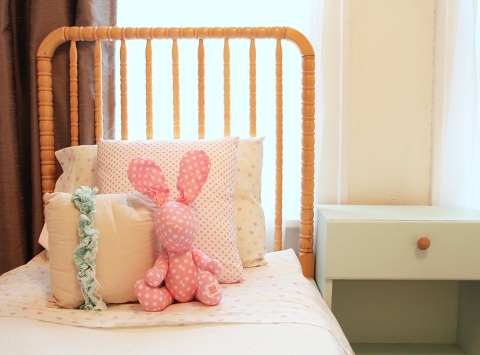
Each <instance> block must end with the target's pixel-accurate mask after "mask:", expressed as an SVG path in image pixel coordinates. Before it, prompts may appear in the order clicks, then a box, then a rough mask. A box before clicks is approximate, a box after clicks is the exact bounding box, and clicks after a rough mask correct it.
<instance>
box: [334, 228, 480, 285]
mask: <svg viewBox="0 0 480 355" xmlns="http://www.w3.org/2000/svg"><path fill="white" fill-rule="evenodd" d="M479 227H480V224H479V223H472V222H465V221H445V222H439V221H349V222H345V221H342V222H339V221H331V222H330V223H329V225H328V227H327V229H328V232H327V233H328V238H327V241H326V255H325V256H326V277H327V278H331V279H350V280H354V279H397V280H400V279H405V280H421V279H429V280H479V279H480V228H479ZM420 238H428V240H429V241H430V246H429V247H428V249H426V250H420V249H419V248H418V246H417V242H418V240H419V239H420Z"/></svg>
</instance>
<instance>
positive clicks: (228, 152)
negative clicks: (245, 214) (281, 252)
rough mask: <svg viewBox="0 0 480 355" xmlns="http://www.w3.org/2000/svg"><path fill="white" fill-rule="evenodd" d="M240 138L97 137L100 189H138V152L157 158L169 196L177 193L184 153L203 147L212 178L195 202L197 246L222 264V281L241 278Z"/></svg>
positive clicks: (231, 281) (114, 190)
mask: <svg viewBox="0 0 480 355" xmlns="http://www.w3.org/2000/svg"><path fill="white" fill-rule="evenodd" d="M238 144H239V139H238V137H228V138H222V139H217V140H192V141H185V140H164V141H160V140H146V141H104V140H101V141H99V142H98V149H97V180H98V188H99V189H100V193H102V194H116V193H128V192H133V191H135V189H134V187H133V186H132V184H131V183H130V181H129V180H128V176H127V170H128V166H129V164H130V162H131V161H132V159H133V158H134V157H137V156H145V157H150V158H153V159H154V160H155V161H156V162H157V163H158V164H159V165H160V166H161V167H162V169H163V171H164V173H165V179H166V183H167V186H169V188H170V189H171V194H170V199H172V200H174V199H176V198H177V197H178V196H179V193H178V191H177V189H176V188H175V186H176V181H177V176H178V171H179V167H180V161H181V158H182V156H183V155H184V154H185V152H187V151H189V150H193V149H202V150H204V151H205V152H206V153H207V154H208V156H209V157H210V160H211V169H210V174H209V176H208V180H207V182H206V184H205V185H204V187H203V189H202V192H201V193H200V195H199V196H198V197H197V199H196V200H195V202H194V203H193V204H192V208H193V209H194V210H195V211H196V213H197V217H198V220H199V222H198V236H197V239H196V241H195V243H194V245H193V248H198V249H200V250H202V251H204V252H205V253H206V254H207V255H208V256H209V257H211V258H214V259H218V260H220V261H221V262H222V264H223V273H222V274H221V275H220V277H219V279H218V280H219V282H221V283H235V282H239V281H241V280H242V275H243V266H242V261H241V259H240V255H239V253H238V248H237V235H236V215H235V202H234V195H235V181H236V173H237V150H238Z"/></svg>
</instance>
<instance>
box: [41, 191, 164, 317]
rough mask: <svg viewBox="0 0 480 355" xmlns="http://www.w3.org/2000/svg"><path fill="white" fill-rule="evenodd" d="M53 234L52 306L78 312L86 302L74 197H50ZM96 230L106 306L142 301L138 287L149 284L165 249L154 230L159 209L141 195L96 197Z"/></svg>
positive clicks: (48, 217)
mask: <svg viewBox="0 0 480 355" xmlns="http://www.w3.org/2000/svg"><path fill="white" fill-rule="evenodd" d="M44 201H45V218H46V221H47V228H48V233H49V253H50V287H51V291H52V294H53V296H52V298H51V299H50V300H49V301H50V302H49V303H50V305H52V306H57V307H61V308H77V307H78V306H80V305H81V304H83V303H84V302H85V300H84V298H83V296H82V292H81V289H80V284H79V283H78V281H77V274H78V269H77V267H76V266H75V262H74V261H73V252H74V250H75V248H76V247H77V246H78V243H79V236H78V231H77V224H78V217H79V215H80V212H79V210H78V209H77V208H76V207H75V206H74V204H73V202H72V194H69V193H62V192H56V193H53V194H45V196H44ZM95 202H96V213H95V217H94V223H93V227H94V228H95V229H97V230H98V231H99V237H98V253H97V258H96V259H95V264H96V270H97V273H96V277H97V280H98V282H99V284H100V287H99V289H98V292H99V294H100V295H101V296H102V299H103V301H104V302H106V303H125V302H131V301H136V300H137V297H136V296H135V292H134V286H135V282H136V281H137V280H140V279H143V278H144V277H145V273H146V271H147V270H148V269H150V268H151V267H152V266H153V264H154V263H155V260H156V258H157V256H158V255H159V254H160V252H161V250H162V248H161V244H160V242H159V241H158V240H157V238H156V235H155V230H154V219H155V214H156V210H157V208H156V205H155V204H154V203H153V202H152V201H151V200H150V199H149V198H147V197H145V196H143V195H141V194H140V193H138V192H134V193H131V194H116V195H96V196H95Z"/></svg>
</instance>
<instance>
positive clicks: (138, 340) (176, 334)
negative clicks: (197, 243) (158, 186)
mask: <svg viewBox="0 0 480 355" xmlns="http://www.w3.org/2000/svg"><path fill="white" fill-rule="evenodd" d="M266 260H267V261H268V265H267V266H262V267H257V268H251V269H245V276H244V280H243V282H242V283H241V284H232V285H222V288H223V293H224V297H223V299H222V302H221V303H220V304H219V305H218V306H215V307H208V306H204V305H202V304H200V303H199V302H189V303H186V304H174V305H172V306H169V307H167V308H166V309H165V310H164V311H162V312H155V313H149V312H145V311H143V309H142V308H141V307H140V305H139V304H138V303H133V304H124V305H109V308H108V310H107V311H104V312H95V311H80V310H65V309H52V308H47V307H46V305H47V299H48V295H49V287H48V284H49V280H48V259H46V258H45V255H44V254H40V255H39V256H37V257H36V258H34V259H33V260H32V261H31V262H29V263H28V264H26V265H24V266H21V267H19V268H17V269H15V270H12V271H10V272H8V273H6V274H4V275H2V276H1V278H0V354H23V353H25V354H27V353H35V354H47V353H48V354H66V353H68V354H77V353H82V354H84V353H89V354H110V353H111V354H123V353H125V354H127V353H128V354H135V353H149V354H150V353H162V354H170V353H175V354H192V353H195V354H216V353H222V354H244V353H251V354H265V353H274V352H275V353H276V354H298V353H304V352H306V353H321V354H335V355H337V354H354V353H353V351H352V349H351V347H350V345H349V343H348V341H347V339H346V338H345V336H344V334H343V332H342V330H341V329H340V326H339V325H338V323H337V321H336V319H335V318H334V316H333V314H332V313H331V312H330V310H329V309H328V307H327V305H326V304H325V302H324V301H323V299H322V297H321V295H320V293H319V292H318V289H317V288H316V287H315V286H313V285H312V284H311V283H310V282H309V281H308V280H307V279H305V278H304V277H303V275H302V273H301V269H300V264H299V262H298V259H297V258H296V256H295V253H294V252H293V251H292V250H287V251H282V252H276V253H269V254H267V255H266Z"/></svg>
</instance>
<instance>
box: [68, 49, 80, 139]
mask: <svg viewBox="0 0 480 355" xmlns="http://www.w3.org/2000/svg"><path fill="white" fill-rule="evenodd" d="M77 58H78V57H77V44H76V42H75V41H71V43H70V53H69V59H70V137H71V145H72V146H76V145H78V144H79V143H78V65H77V62H78V59H77Z"/></svg>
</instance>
